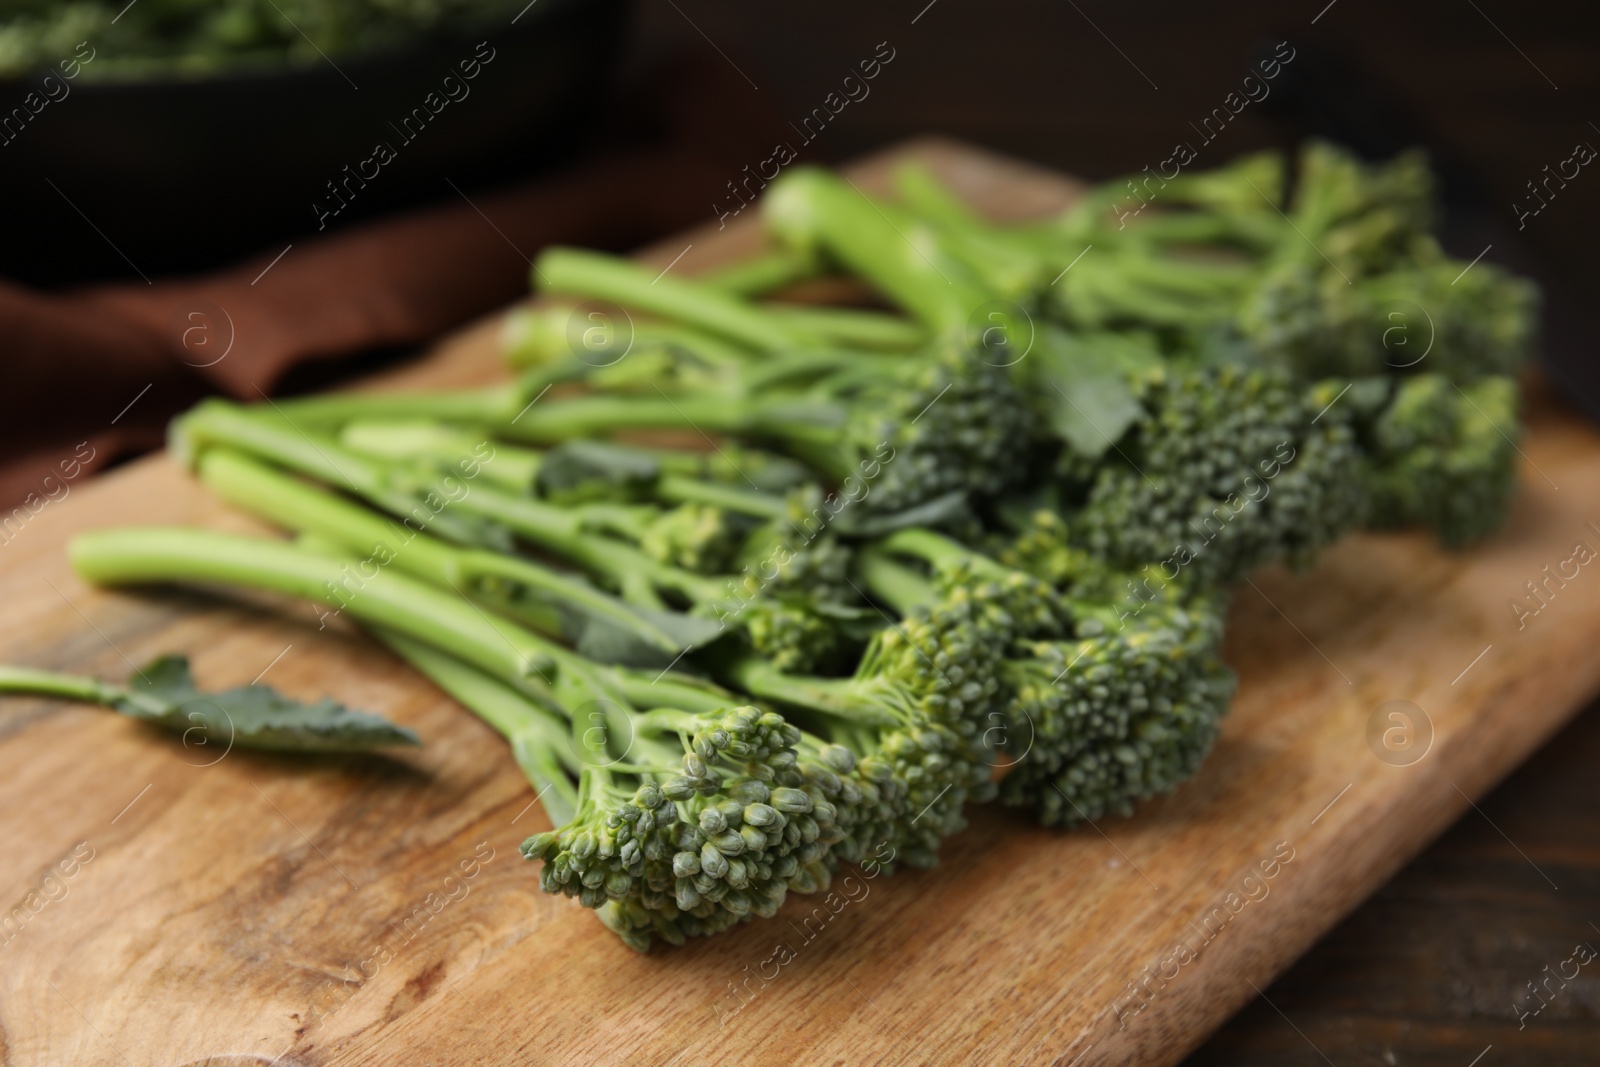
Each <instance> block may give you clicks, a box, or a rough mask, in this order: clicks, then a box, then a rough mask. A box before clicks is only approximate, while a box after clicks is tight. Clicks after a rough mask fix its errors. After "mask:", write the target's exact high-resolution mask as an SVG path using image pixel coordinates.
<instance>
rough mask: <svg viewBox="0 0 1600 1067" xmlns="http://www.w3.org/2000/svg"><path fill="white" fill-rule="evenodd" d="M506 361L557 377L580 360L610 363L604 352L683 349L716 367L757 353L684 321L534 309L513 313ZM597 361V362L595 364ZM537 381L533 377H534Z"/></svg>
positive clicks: (568, 309)
mask: <svg viewBox="0 0 1600 1067" xmlns="http://www.w3.org/2000/svg"><path fill="white" fill-rule="evenodd" d="M502 345H503V347H504V349H505V353H506V360H507V362H509V363H510V364H511V365H512V366H513V367H530V368H531V367H539V368H546V376H547V377H549V376H550V374H551V372H554V375H555V376H556V377H560V375H562V374H564V373H566V372H567V371H569V370H572V369H576V368H574V367H573V366H572V360H573V358H574V357H577V358H578V359H579V360H580V361H581V362H582V363H585V364H588V365H590V366H594V365H605V364H606V363H608V362H610V361H609V360H604V359H601V358H599V357H602V355H603V354H605V353H609V352H614V353H616V358H617V359H621V358H622V357H623V356H624V355H627V354H629V353H632V352H640V351H649V350H652V349H661V348H680V349H683V350H685V351H688V352H692V353H694V354H695V355H697V356H699V357H700V358H702V359H704V360H706V361H707V362H710V363H717V364H723V365H732V364H736V363H744V362H747V361H748V360H749V359H750V356H751V353H750V352H749V351H748V350H747V349H745V348H743V347H742V346H740V345H738V344H734V343H730V342H728V341H725V340H723V339H722V338H721V337H718V336H716V335H715V334H710V333H706V332H705V331H703V330H696V329H694V328H692V327H688V326H683V325H680V324H678V323H663V322H632V321H625V322H621V323H619V322H616V321H614V320H612V319H610V318H608V317H607V316H605V314H604V313H603V312H598V311H596V310H594V309H584V308H581V307H577V308H573V307H534V308H526V309H522V310H518V311H514V312H512V313H511V314H510V315H509V316H507V317H506V325H505V329H504V331H503V333H502ZM591 361H593V362H591ZM530 380H531V379H530Z"/></svg>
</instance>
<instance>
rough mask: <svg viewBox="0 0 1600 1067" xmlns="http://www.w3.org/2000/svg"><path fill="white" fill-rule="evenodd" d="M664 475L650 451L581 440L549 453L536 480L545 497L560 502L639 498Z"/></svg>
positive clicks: (646, 493)
mask: <svg viewBox="0 0 1600 1067" xmlns="http://www.w3.org/2000/svg"><path fill="white" fill-rule="evenodd" d="M660 474H661V468H660V465H659V464H657V463H656V461H655V459H654V457H652V456H651V455H650V454H649V453H647V452H642V451H640V450H638V449H633V448H628V447H626V446H623V445H614V444H610V443H608V442H605V441H585V440H581V439H580V440H576V441H567V442H566V443H564V444H561V445H557V446H556V447H555V448H552V449H551V450H550V451H549V452H546V453H545V455H544V460H543V461H542V462H541V463H540V464H539V474H538V477H537V479H536V483H537V485H538V489H539V494H540V495H541V496H543V497H545V498H546V499H548V500H551V501H555V502H557V503H571V502H578V501H585V500H618V499H622V500H639V499H643V498H645V497H646V496H647V495H648V494H649V491H650V488H651V486H653V485H654V484H655V482H656V479H657V478H658V477H660Z"/></svg>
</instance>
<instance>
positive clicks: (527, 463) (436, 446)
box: [339, 419, 540, 492]
mask: <svg viewBox="0 0 1600 1067" xmlns="http://www.w3.org/2000/svg"><path fill="white" fill-rule="evenodd" d="M339 443H340V445H342V446H343V447H344V448H346V449H348V450H349V451H351V452H355V453H357V454H359V455H362V456H365V457H367V458H368V459H375V460H391V461H392V460H404V459H425V460H429V461H431V462H433V463H436V464H443V465H446V466H448V465H450V464H452V463H456V462H459V461H460V460H462V459H464V458H467V457H473V456H475V455H476V452H475V450H476V449H479V448H481V447H482V446H483V445H484V444H485V443H487V440H486V438H485V437H484V436H483V435H482V434H475V433H473V432H471V431H470V430H466V429H463V428H462V427H460V426H452V425H448V424H445V423H440V422H433V421H423V420H412V421H407V422H402V421H397V420H390V421H385V420H379V419H362V420H357V421H355V422H351V423H347V424H345V427H344V429H343V430H341V431H340V433H339ZM491 447H492V448H493V449H494V455H493V458H492V459H490V460H485V461H483V463H482V467H481V469H482V472H483V473H482V477H484V478H487V479H488V480H489V481H491V482H493V483H494V484H495V485H498V486H501V487H502V488H505V489H510V490H512V491H514V492H525V491H527V490H528V488H529V487H530V486H532V485H533V482H534V479H535V478H536V477H537V476H538V474H539V459H540V456H539V453H537V452H535V451H533V450H532V449H528V448H517V447H515V446H514V445H507V444H504V443H496V444H493V445H492V446H491Z"/></svg>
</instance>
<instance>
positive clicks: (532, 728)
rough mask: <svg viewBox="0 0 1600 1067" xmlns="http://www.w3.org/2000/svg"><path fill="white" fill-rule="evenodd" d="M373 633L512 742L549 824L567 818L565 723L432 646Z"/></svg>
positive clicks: (572, 794)
mask: <svg viewBox="0 0 1600 1067" xmlns="http://www.w3.org/2000/svg"><path fill="white" fill-rule="evenodd" d="M372 630H373V633H374V635H375V636H377V638H378V639H379V640H381V641H382V642H383V643H384V644H386V645H388V646H389V647H390V648H391V649H393V650H394V651H395V652H396V653H398V654H399V655H400V657H401V658H402V659H404V660H405V661H406V662H407V663H410V664H411V666H413V667H415V668H416V669H417V670H418V671H420V672H421V673H422V674H424V675H426V676H427V677H428V678H429V679H431V680H432V681H433V682H434V684H436V685H437V686H438V687H439V688H440V689H443V690H444V691H445V692H446V693H449V694H450V695H451V696H452V697H454V698H455V699H456V700H457V701H459V702H460V703H461V704H462V705H463V706H465V707H466V708H467V710H469V711H471V712H472V713H473V714H475V715H477V716H478V717H479V718H480V719H482V720H483V721H484V722H486V723H488V724H489V725H490V726H492V727H494V728H495V730H497V731H498V732H499V733H500V734H501V736H503V737H504V738H505V739H506V740H507V741H508V742H510V743H511V750H512V753H513V754H514V755H515V757H516V760H517V764H518V765H519V766H520V767H521V768H522V771H523V773H524V774H525V775H527V777H528V780H529V781H530V782H532V783H533V787H534V788H535V789H537V790H538V791H539V800H540V803H542V804H543V805H544V810H545V814H547V815H548V816H549V817H550V821H551V823H552V824H553V825H556V826H560V825H561V824H562V823H564V822H566V821H567V820H569V819H571V818H572V815H573V813H574V812H575V811H576V809H577V806H578V791H577V789H576V788H575V787H574V786H573V784H572V781H571V779H570V778H569V777H568V775H569V773H570V774H571V775H574V776H575V775H576V774H577V773H578V772H579V771H580V770H581V769H582V766H581V764H580V763H579V761H578V759H577V757H576V755H574V754H573V752H572V746H571V743H570V738H569V735H568V726H567V723H566V721H565V720H564V719H561V718H559V717H558V716H556V715H554V714H552V713H551V712H549V711H547V710H545V709H544V708H543V707H540V706H539V705H538V704H535V703H534V702H533V701H531V700H529V699H528V698H527V697H525V696H523V695H522V694H521V693H518V692H517V691H516V690H514V689H511V688H509V687H507V686H506V685H504V684H502V683H501V682H498V681H496V680H495V679H493V678H491V677H489V676H488V675H487V674H484V673H483V672H482V671H479V670H477V669H475V668H473V667H471V666H469V665H467V664H466V663H463V662H462V661H461V660H459V659H456V658H455V657H454V656H449V655H446V654H445V653H443V652H440V651H439V650H438V649H436V648H434V647H433V646H431V645H428V644H425V643H423V642H421V641H417V640H414V639H413V638H410V637H407V636H405V635H404V634H401V633H398V632H397V631H394V630H390V629H388V628H387V627H382V626H375V627H373V628H372Z"/></svg>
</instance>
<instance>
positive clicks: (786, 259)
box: [699, 248, 822, 297]
mask: <svg viewBox="0 0 1600 1067" xmlns="http://www.w3.org/2000/svg"><path fill="white" fill-rule="evenodd" d="M821 273H822V264H821V263H819V262H818V261H817V258H816V257H815V256H808V255H806V254H804V253H803V252H797V251H795V250H794V249H790V248H769V249H767V250H766V251H765V252H762V253H761V254H760V255H757V256H751V257H749V258H748V259H741V260H740V261H739V262H737V263H735V264H733V265H732V266H728V267H723V268H722V269H721V270H715V271H712V272H711V273H709V274H703V275H701V276H700V278H699V281H700V283H701V284H702V285H709V286H711V287H712V288H714V289H721V290H723V291H724V292H729V293H734V294H736V295H738V296H746V297H750V296H761V295H762V294H764V293H770V292H772V291H773V290H774V289H782V288H783V287H784V286H786V285H792V284H793V283H795V282H799V281H805V280H806V279H807V278H814V277H816V276H817V275H819V274H821Z"/></svg>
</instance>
